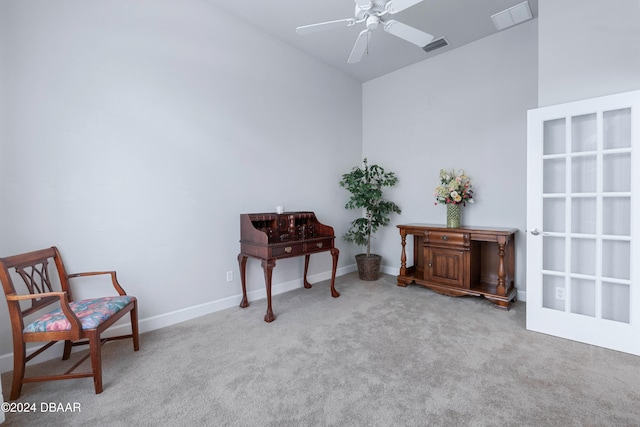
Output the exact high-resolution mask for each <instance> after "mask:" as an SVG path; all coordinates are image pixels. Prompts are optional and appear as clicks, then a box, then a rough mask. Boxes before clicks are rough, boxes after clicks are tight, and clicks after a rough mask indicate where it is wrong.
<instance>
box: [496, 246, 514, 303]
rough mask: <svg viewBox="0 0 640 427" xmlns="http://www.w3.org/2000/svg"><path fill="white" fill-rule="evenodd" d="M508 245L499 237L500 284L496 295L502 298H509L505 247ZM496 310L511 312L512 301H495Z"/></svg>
mask: <svg viewBox="0 0 640 427" xmlns="http://www.w3.org/2000/svg"><path fill="white" fill-rule="evenodd" d="M506 245H507V240H506V238H505V237H504V236H499V237H498V284H497V287H496V294H498V295H500V296H503V297H504V296H507V286H506V277H507V270H506V268H505V260H504V258H505V247H506ZM495 303H496V308H501V309H503V310H509V308H510V307H511V302H510V301H495Z"/></svg>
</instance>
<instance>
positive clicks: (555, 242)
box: [542, 236, 565, 272]
mask: <svg viewBox="0 0 640 427" xmlns="http://www.w3.org/2000/svg"><path fill="white" fill-rule="evenodd" d="M542 246H543V248H542V250H543V254H544V255H543V257H542V269H543V270H548V271H563V272H564V270H565V268H564V237H552V236H543V237H542Z"/></svg>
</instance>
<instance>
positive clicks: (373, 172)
mask: <svg viewBox="0 0 640 427" xmlns="http://www.w3.org/2000/svg"><path fill="white" fill-rule="evenodd" d="M397 182H398V177H396V175H395V174H394V173H393V172H385V170H384V169H383V168H382V167H380V166H378V165H369V164H368V162H367V159H366V158H365V159H364V161H363V166H362V167H357V166H356V167H354V168H353V169H352V170H351V172H349V173H346V174H344V175H342V180H341V181H340V186H341V187H344V188H345V189H347V191H349V193H351V197H350V198H349V201H348V202H347V203H346V205H345V206H344V207H345V208H346V209H363V210H364V212H365V216H364V217H362V218H357V219H355V220H354V221H352V222H351V227H350V228H349V230H348V231H347V233H346V234H345V235H344V239H345V240H346V241H347V242H351V243H355V244H356V245H358V246H367V256H369V255H371V235H372V234H374V233H375V232H376V231H378V228H379V227H382V226H385V225H387V224H389V222H390V221H391V214H392V213H398V214H399V213H401V210H400V208H399V207H398V205H396V204H395V203H394V202H391V201H389V200H385V199H384V198H383V188H384V187H393V186H394V185H396V183H397Z"/></svg>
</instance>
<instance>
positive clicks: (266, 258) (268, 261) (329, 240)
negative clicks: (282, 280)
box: [238, 212, 340, 322]
mask: <svg viewBox="0 0 640 427" xmlns="http://www.w3.org/2000/svg"><path fill="white" fill-rule="evenodd" d="M334 241H335V235H334V232H333V228H332V227H329V226H328V225H324V224H321V223H320V222H319V221H318V220H317V219H316V216H315V214H314V213H313V212H285V213H282V214H277V213H261V214H241V215H240V254H239V255H238V264H239V265H240V279H241V281H242V301H241V302H240V307H242V308H245V307H248V306H249V300H248V299H247V284H246V268H247V258H248V257H253V258H258V259H260V260H262V269H263V270H264V281H265V286H266V288H267V313H266V314H265V316H264V321H265V322H273V321H274V320H275V316H274V315H273V310H272V309H271V276H272V273H273V268H274V267H275V266H276V260H277V259H281V258H292V257H297V256H302V255H304V278H303V283H304V287H305V288H310V287H311V284H310V283H309V282H308V281H307V271H308V269H309V257H310V256H311V254H314V253H317V252H326V251H329V252H331V257H332V258H333V269H332V271H331V296H332V297H334V298H337V297H339V296H340V294H339V293H338V291H336V288H335V281H336V268H337V266H338V255H339V254H340V251H339V250H338V249H337V248H336V247H335V245H334Z"/></svg>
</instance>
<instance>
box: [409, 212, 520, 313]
mask: <svg viewBox="0 0 640 427" xmlns="http://www.w3.org/2000/svg"><path fill="white" fill-rule="evenodd" d="M398 228H399V229H400V236H401V239H402V242H401V243H402V253H401V256H400V263H401V266H400V274H399V275H398V286H402V287H406V286H407V285H408V284H412V283H415V284H418V285H422V286H425V287H427V288H429V289H432V290H434V291H436V292H438V293H441V294H445V295H450V296H463V295H471V296H482V297H485V298H487V299H489V300H491V301H493V302H494V303H495V306H496V307H497V308H501V309H506V310H508V309H509V308H510V306H511V302H512V301H515V300H516V294H517V290H516V288H515V284H514V270H515V248H514V246H515V242H514V239H515V233H516V231H517V230H516V229H511V228H485V227H460V228H445V227H442V226H439V225H430V224H407V225H398ZM407 236H413V265H412V266H407V253H406V244H407Z"/></svg>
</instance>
